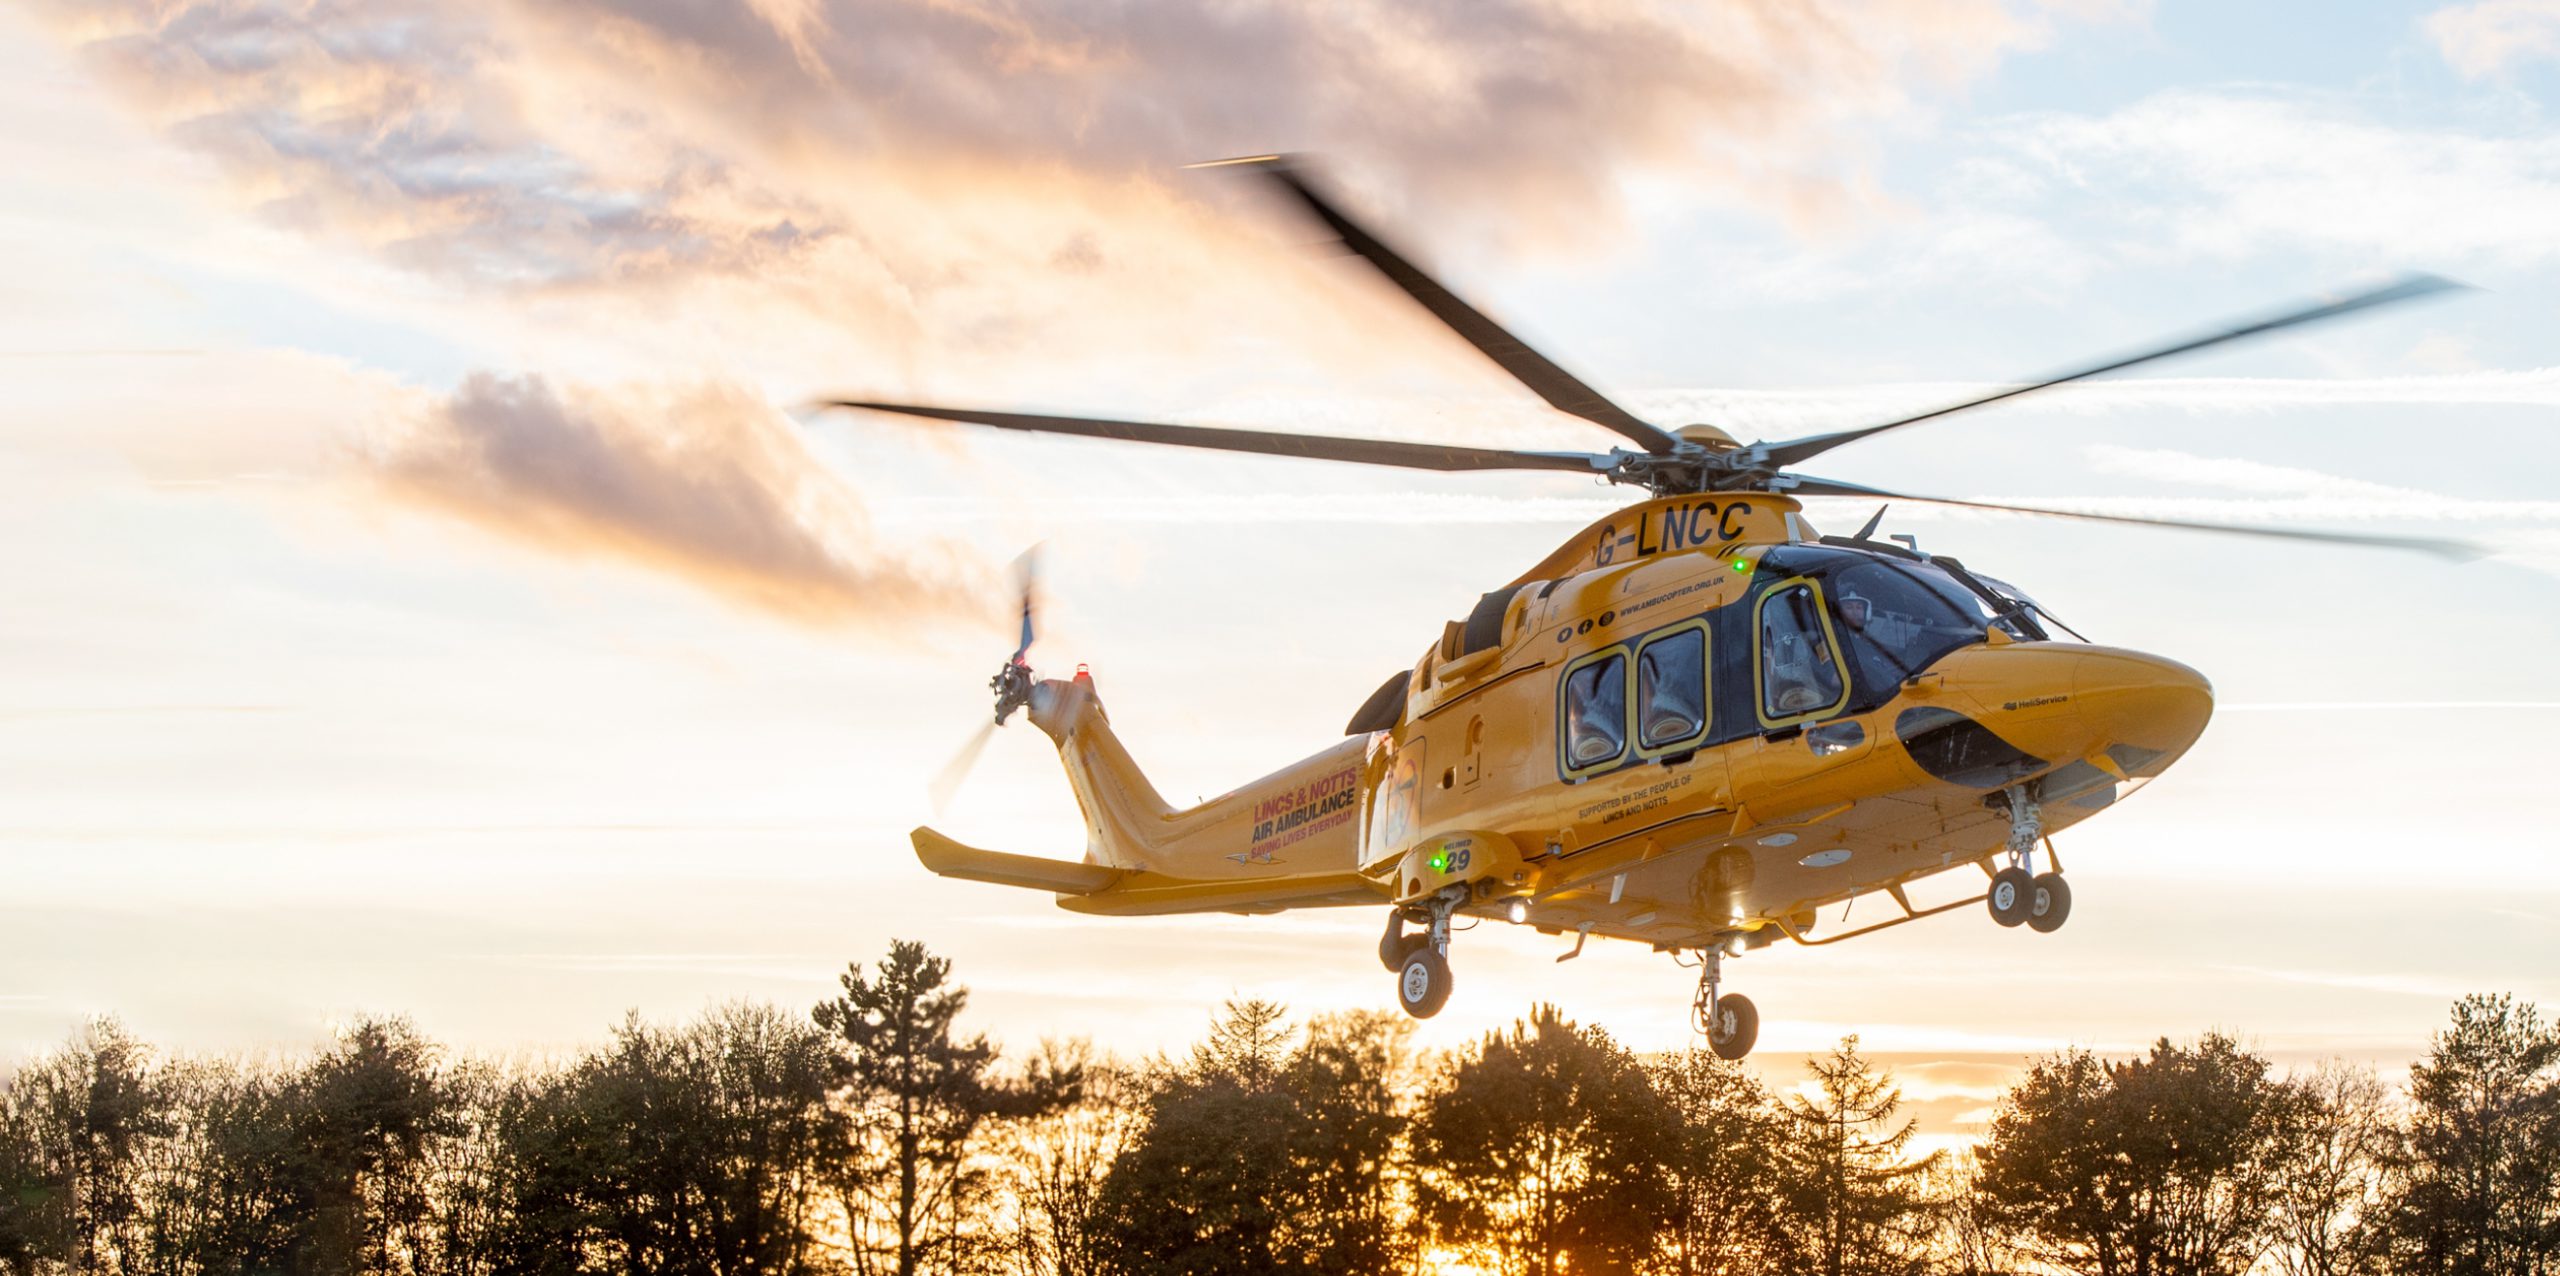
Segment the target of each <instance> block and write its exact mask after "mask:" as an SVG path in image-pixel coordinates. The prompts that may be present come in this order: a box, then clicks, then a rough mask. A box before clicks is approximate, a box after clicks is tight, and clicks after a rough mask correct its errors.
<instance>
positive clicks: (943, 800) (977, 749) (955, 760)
mask: <svg viewBox="0 0 2560 1276" xmlns="http://www.w3.org/2000/svg"><path fill="white" fill-rule="evenodd" d="M995 735H996V724H995V723H994V722H993V721H987V722H982V723H979V724H978V731H977V734H975V735H972V736H970V737H969V742H968V743H967V744H964V745H961V746H960V751H959V752H958V753H955V754H952V755H951V760H950V761H949V762H946V763H943V764H942V769H941V770H940V771H937V772H935V773H934V776H933V783H931V784H929V785H926V786H925V792H926V793H927V794H929V795H930V796H931V797H932V798H933V813H934V814H936V815H940V814H942V812H943V810H944V808H946V807H949V806H950V805H951V798H952V795H953V794H956V793H958V792H959V791H960V783H961V781H963V780H966V779H968V778H969V770H970V768H972V767H974V766H976V765H978V755H979V754H981V753H984V752H986V751H987V741H989V740H992V739H994V738H995Z"/></svg>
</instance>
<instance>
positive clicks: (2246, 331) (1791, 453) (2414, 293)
mask: <svg viewBox="0 0 2560 1276" xmlns="http://www.w3.org/2000/svg"><path fill="white" fill-rule="evenodd" d="M2466 286H2467V285H2463V284H2458V283H2455V282H2454V281H2452V280H2450V279H2441V278H2438V277H2436V276H2434V275H2409V276H2407V277H2405V278H2402V279H2401V280H2400V281H2399V282H2397V283H2393V284H2389V285H2386V286H2384V287H2381V288H2375V289H2371V290H2369V291H2366V292H2360V293H2355V294H2353V295H2351V296H2349V297H2347V298H2345V299H2344V300H2341V301H2333V302H2329V303H2326V304H2324V305H2318V306H2311V307H2308V308H2305V309H2301V310H2292V311H2287V312H2285V313H2283V314H2279V315H2274V316H2271V317H2269V318H2265V319H2259V320H2255V321H2252V322H2249V323H2244V324H2241V325H2239V326H2237V327H2232V328H2226V329H2223V330H2221V331H2219V332H2214V333H2209V334H2207V335H2205V336H2201V337H2196V338H2193V339H2191V340H2187V341H2181V342H2178V343H2177V344H2175V345H2169V346H2163V347H2161V348H2159V349H2157V350H2146V351H2143V352H2142V353H2140V354H2132V355H2126V356H2124V357H2122V358H2118V359H2111V360H2108V361H2107V362H2105V363H2101V364H2097V365H2094V366H2092V367H2087V368H2082V369H2079V370H2078V371H2075V372H2065V373H2062V374H2060V375H2058V376H2050V377H2046V378H2045V379H2043V380H2041V381H2036V382H2033V383H2031V384H2028V385H2021V386H2012V387H2010V388H2009V389H2006V390H2002V391H1999V392H1998V393H1995V394H1986V395H1984V396H1982V397H1981V398H1978V399H1967V400H1965V401H1964V402H1962V403H1952V404H1949V405H1947V406H1946V407H1943V408H1937V409H1934V410H1932V411H1928V412H1923V413H1921V414H1919V415H1918V416H1907V417H1904V418H1902V419H1901V420H1898V421H1887V422H1885V423H1883V424H1882V425H1870V426H1863V427H1861V428H1859V429H1855V430H1841V431H1839V432H1837V433H1833V434H1816V435H1813V436H1811V437H1808V438H1801V439H1796V440H1793V441H1791V442H1786V443H1777V444H1772V445H1770V447H1769V464H1770V465H1772V466H1775V467H1779V468H1784V467H1786V466H1790V465H1795V464H1798V463H1801V462H1803V461H1806V460H1809V459H1811V458H1813V457H1817V456H1820V455H1822V454H1823V453H1825V452H1828V451H1830V450H1831V449H1833V448H1836V447H1838V446H1840V445H1841V444H1843V443H1855V442H1857V441H1858V440H1860V439H1863V438H1866V437H1868V436H1870V435H1876V434H1882V433H1884V432H1885V431H1887V430H1898V429H1901V428H1902V427H1903V426H1906V425H1917V424H1919V423H1920V422H1922V421H1934V420H1936V419H1938V418H1939V417H1942V416H1949V415H1952V414H1954V413H1957V412H1962V411H1965V410H1966V409H1968V408H1978V407H1981V406H1983V405H1984V404H1988V403H1998V402H2000V401H2001V400H2003V399H2014V398H2017V397H2018V396H2019V395H2022V394H2032V393H2034V392H2036V391H2038V390H2045V389H2050V388H2052V387H2054V386H2058V385H2067V384H2069V383H2071V382H2073V381H2086V380H2088V379H2089V378H2091V377H2098V376H2104V375H2106V374H2107V373H2110V372H2121V371H2123V370H2125V369H2126V368H2131V367H2136V366H2139V365H2141V364H2145V363H2151V362H2153V361H2155V360H2159V359H2166V358H2170V357H2172V356H2174V355H2182V354H2188V353H2191V352H2193V351H2197V350H2203V349H2206V348H2208V347H2211V346H2218V345H2221V344H2222V343H2224V342H2226V341H2237V340H2239V339H2241V338H2243V337H2255V336H2260V335H2263V334H2265V333H2270V332H2276V331H2280V330H2282V329H2285V328H2291V327H2296V326H2299V325H2301V324H2306V323H2317V322H2319V321H2321V320H2323V319H2334V318H2337V317H2338V316H2340V315H2348V314H2353V313H2355V312H2356V311H2359V310H2369V309H2372V308H2373V307H2375V306H2387V305H2390V304H2392V303H2394V302H2401V301H2412V300H2415V299H2417V298H2419V297H2425V296H2430V295H2432V294H2435V293H2440V292H2450V291H2453V290H2456V289H2460V288H2463V287H2466Z"/></svg>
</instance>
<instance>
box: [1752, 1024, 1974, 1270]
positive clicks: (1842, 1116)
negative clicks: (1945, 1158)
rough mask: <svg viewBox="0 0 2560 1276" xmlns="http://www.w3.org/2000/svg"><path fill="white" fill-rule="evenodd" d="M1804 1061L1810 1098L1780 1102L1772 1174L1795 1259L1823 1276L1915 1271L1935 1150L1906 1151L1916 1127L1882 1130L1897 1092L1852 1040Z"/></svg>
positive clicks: (1925, 1235)
mask: <svg viewBox="0 0 2560 1276" xmlns="http://www.w3.org/2000/svg"><path fill="white" fill-rule="evenodd" d="M1807 1062H1808V1064H1809V1066H1810V1067H1811V1068H1812V1070H1813V1080H1814V1084H1815V1086H1816V1087H1817V1091H1818V1092H1817V1093H1814V1094H1810V1095H1797V1096H1795V1097H1794V1098H1792V1099H1790V1100H1789V1102H1788V1103H1787V1106H1786V1120H1787V1125H1788V1138H1787V1141H1786V1142H1785V1144H1784V1145H1783V1147H1784V1160H1783V1164H1784V1168H1783V1170H1782V1171H1781V1173H1782V1176H1783V1181H1784V1188H1783V1200H1784V1201H1785V1209H1786V1212H1787V1214H1788V1216H1789V1217H1790V1219H1791V1221H1792V1222H1793V1223H1794V1224H1795V1232H1796V1237H1797V1243H1798V1246H1799V1248H1800V1249H1801V1250H1802V1251H1803V1253H1802V1257H1801V1259H1800V1262H1801V1263H1802V1265H1803V1266H1804V1267H1805V1268H1806V1269H1807V1270H1811V1271H1816V1272H1820V1273H1822V1274H1823V1276H1883V1274H1885V1273H1904V1272H1912V1271H1917V1270H1919V1269H1920V1267H1921V1265H1922V1259H1923V1254H1924V1252H1925V1249H1926V1246H1927V1244H1928V1239H1929V1236H1930V1233H1931V1232H1932V1231H1933V1230H1934V1228H1935V1225H1936V1220H1935V1218H1934V1216H1933V1209H1934V1202H1933V1201H1932V1199H1931V1196H1930V1192H1929V1177H1928V1176H1929V1171H1930V1170H1931V1169H1932V1168H1933V1167H1934V1166H1935V1164H1936V1162H1937V1154H1936V1153H1931V1154H1930V1155H1928V1156H1925V1157H1920V1158H1917V1159H1913V1158H1912V1157H1911V1156H1910V1155H1909V1149H1910V1146H1911V1139H1912V1136H1913V1135H1914V1134H1915V1133H1917V1132H1918V1129H1919V1126H1918V1123H1916V1122H1904V1123H1903V1124H1902V1126H1901V1127H1900V1128H1898V1129H1896V1128H1892V1121H1893V1115H1894V1113H1895V1112H1896V1111H1897V1110H1899V1109H1900V1108H1901V1106H1902V1091H1901V1090H1900V1089H1899V1088H1898V1087H1896V1086H1895V1085H1894V1084H1893V1077H1892V1075H1891V1074H1889V1073H1886V1072H1883V1071H1880V1070H1879V1069H1877V1067H1876V1066H1875V1065H1874V1063H1872V1062H1871V1061H1869V1060H1868V1059H1867V1058H1866V1057H1864V1056H1862V1055H1860V1054H1859V1053H1858V1039H1857V1038H1856V1037H1854V1036H1851V1037H1843V1038H1841V1040H1840V1044H1839V1046H1837V1047H1836V1048H1834V1049H1833V1050H1832V1052H1831V1053H1830V1054H1829V1055H1827V1056H1824V1057H1822V1058H1818V1059H1812V1060H1808V1061H1807Z"/></svg>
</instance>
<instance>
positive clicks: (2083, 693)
mask: <svg viewBox="0 0 2560 1276" xmlns="http://www.w3.org/2000/svg"><path fill="white" fill-rule="evenodd" d="M2072 700H2073V701H2074V707H2075V709H2076V710H2077V713H2076V716H2078V717H2079V718H2080V719H2081V720H2082V721H2084V722H2086V723H2088V724H2089V725H2090V726H2091V727H2092V728H2093V729H2094V730H2095V731H2096V732H2097V734H2098V735H2099V736H2101V737H2102V738H2101V740H2100V741H2099V742H2098V743H2099V747H2100V748H2102V749H2104V750H2106V751H2107V752H2108V753H2109V754H2110V755H2111V756H2112V757H2113V759H2114V760H2115V762H2116V763H2117V764H2118V765H2119V766H2121V767H2122V768H2123V769H2124V770H2125V771H2126V772H2127V773H2128V774H2130V773H2136V772H2139V773H2144V774H2149V773H2152V772H2155V771H2156V770H2157V769H2158V768H2160V767H2164V766H2167V765H2168V764H2169V763H2170V762H2172V761H2175V760H2176V759H2177V757H2178V755H2180V754H2182V753H2185V752H2186V751H2187V746H2189V745H2191V744H2194V743H2195V742H2196V738H2197V737H2198V736H2201V735H2203V734H2204V727H2205V722H2206V721H2207V720H2208V719H2210V718H2211V717H2212V716H2213V685H2212V684H2211V683H2209V682H2207V681H2205V677H2204V675H2203V674H2200V673H2197V672H2196V671H2195V670H2193V669H2190V668H2188V667H2187V666H2185V665H2182V664H2179V663H2178V662H2177V661H2175V660H2166V659H2163V658H2161V657H2159V656H2152V655H2145V654H2143V653H2141V652H2138V651H2123V650H2117V649H2113V648H2097V649H2094V650H2090V651H2085V652H2083V653H2082V654H2081V657H2080V660H2079V664H2078V667H2077V668H2076V669H2075V670H2074V671H2073V677H2072Z"/></svg>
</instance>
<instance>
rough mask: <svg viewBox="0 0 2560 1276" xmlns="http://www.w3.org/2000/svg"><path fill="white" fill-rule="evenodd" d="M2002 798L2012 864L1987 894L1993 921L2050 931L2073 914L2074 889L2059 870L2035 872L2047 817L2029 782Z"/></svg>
mask: <svg viewBox="0 0 2560 1276" xmlns="http://www.w3.org/2000/svg"><path fill="white" fill-rule="evenodd" d="M2004 796H2005V797H2006V798H2007V799H2008V806H2009V866H2008V867H2007V868H2004V869H2001V870H2000V871H1999V872H1997V873H1993V874H1992V875H1991V889H1990V891H1989V892H1988V893H1987V895H1986V902H1987V903H1988V904H1989V905H1990V907H1991V920H1993V921H1995V922H1998V923H2000V924H2001V925H2003V926H2020V925H2023V926H2027V927H2029V928H2031V929H2033V930H2035V931H2036V932H2038V933H2040V934H2047V935H2049V934H2052V933H2053V932H2055V931H2057V930H2060V929H2062V923H2063V922H2064V921H2066V920H2068V919H2069V918H2070V916H2071V887H2070V886H2069V885H2068V884H2067V883H2065V882H2064V881H2063V880H2062V870H2061V869H2060V868H2053V869H2048V870H2047V871H2045V872H2042V873H2039V872H2036V871H2035V863H2036V861H2035V855H2036V843H2037V842H2039V841H2041V840H2043V838H2044V815H2043V812H2042V811H2041V810H2040V809H2039V808H2038V807H2037V805H2036V800H2035V798H2034V797H2033V796H2032V795H2031V794H2030V793H2029V792H2028V791H2027V788H2026V786H2025V785H2012V786H2010V788H2009V789H2008V791H2007V793H2006V794H2005V795H2004Z"/></svg>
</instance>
